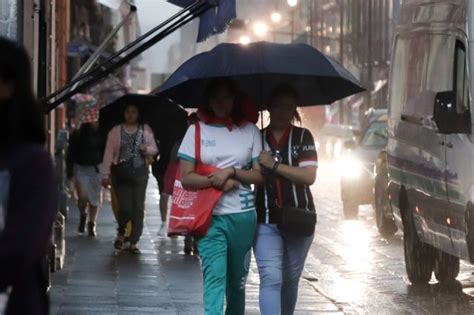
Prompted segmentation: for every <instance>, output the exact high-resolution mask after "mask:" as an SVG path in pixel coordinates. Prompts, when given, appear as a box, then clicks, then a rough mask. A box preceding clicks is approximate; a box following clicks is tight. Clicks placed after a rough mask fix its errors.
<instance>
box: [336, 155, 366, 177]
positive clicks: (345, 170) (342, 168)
mask: <svg viewBox="0 0 474 315" xmlns="http://www.w3.org/2000/svg"><path fill="white" fill-rule="evenodd" d="M338 168H339V173H340V174H341V177H344V178H359V177H360V175H361V173H362V163H361V162H360V161H359V160H358V159H356V158H355V157H353V156H344V157H342V158H341V159H340V160H339V162H338Z"/></svg>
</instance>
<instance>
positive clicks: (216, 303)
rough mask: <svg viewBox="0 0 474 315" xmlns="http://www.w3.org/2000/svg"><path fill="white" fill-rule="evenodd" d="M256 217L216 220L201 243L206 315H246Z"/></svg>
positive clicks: (233, 216)
mask: <svg viewBox="0 0 474 315" xmlns="http://www.w3.org/2000/svg"><path fill="white" fill-rule="evenodd" d="M256 222H257V218H256V213H255V211H249V212H244V213H238V214H229V215H220V216H213V218H212V225H211V227H210V228H209V231H208V233H207V235H206V236H204V237H202V238H200V239H199V240H198V242H197V246H198V250H199V255H200V256H201V264H202V273H203V278H204V314H205V315H222V314H224V297H226V302H227V308H226V312H225V314H226V315H244V313H245V283H246V280H247V275H248V272H249V267H250V257H251V248H252V244H253V241H254V236H255V230H256Z"/></svg>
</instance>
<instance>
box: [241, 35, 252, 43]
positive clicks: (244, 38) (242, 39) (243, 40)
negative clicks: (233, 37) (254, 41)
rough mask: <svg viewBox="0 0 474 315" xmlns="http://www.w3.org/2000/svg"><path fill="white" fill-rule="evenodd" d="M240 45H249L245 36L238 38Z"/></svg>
mask: <svg viewBox="0 0 474 315" xmlns="http://www.w3.org/2000/svg"><path fill="white" fill-rule="evenodd" d="M240 43H241V44H242V45H248V44H249V43H250V37H248V36H247V35H242V36H240Z"/></svg>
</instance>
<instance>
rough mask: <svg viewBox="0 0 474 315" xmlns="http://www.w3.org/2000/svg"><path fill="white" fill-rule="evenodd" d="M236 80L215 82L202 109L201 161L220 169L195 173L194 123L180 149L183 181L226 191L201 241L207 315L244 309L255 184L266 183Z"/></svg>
mask: <svg viewBox="0 0 474 315" xmlns="http://www.w3.org/2000/svg"><path fill="white" fill-rule="evenodd" d="M238 94H239V93H238V91H237V89H236V87H235V84H234V82H233V81H231V80H228V79H221V80H216V81H213V82H212V83H211V84H210V85H209V87H208V91H207V93H206V100H207V104H205V106H204V107H203V108H201V109H200V111H199V114H198V115H199V118H200V120H201V122H198V123H199V124H200V125H201V143H202V145H201V161H202V163H204V164H206V165H212V166H215V167H217V168H219V169H220V171H218V172H216V173H214V174H212V175H211V176H209V177H208V176H201V175H198V174H197V173H195V163H196V152H195V130H196V128H195V125H192V126H190V127H189V129H188V131H187V132H186V135H185V137H184V139H183V142H182V144H181V147H180V149H179V152H178V157H179V159H180V160H181V162H180V167H181V182H182V184H183V186H184V187H185V188H186V189H203V188H207V187H215V188H217V189H222V190H223V191H224V194H223V196H222V197H221V199H220V200H219V202H218V203H217V205H216V207H215V208H214V209H213V218H212V224H211V226H210V228H209V231H208V233H207V235H206V236H204V237H199V238H198V240H197V246H198V249H199V255H200V257H201V264H202V271H203V276H204V313H205V314H206V315H221V314H224V297H226V302H227V303H226V304H227V310H226V314H236V315H243V314H244V313H245V282H246V278H247V274H248V271H249V265H250V257H251V252H250V250H251V247H252V244H253V240H254V235H255V227H256V213H255V203H254V193H253V191H252V189H251V187H250V185H251V184H262V183H263V177H262V175H261V174H260V171H259V168H260V166H259V164H258V161H257V158H258V154H259V152H260V150H261V148H262V143H261V138H260V133H259V130H258V129H257V127H256V126H255V124H253V123H249V122H247V120H246V119H245V117H244V115H243V114H242V110H241V108H240V106H239V103H238V102H237V97H238Z"/></svg>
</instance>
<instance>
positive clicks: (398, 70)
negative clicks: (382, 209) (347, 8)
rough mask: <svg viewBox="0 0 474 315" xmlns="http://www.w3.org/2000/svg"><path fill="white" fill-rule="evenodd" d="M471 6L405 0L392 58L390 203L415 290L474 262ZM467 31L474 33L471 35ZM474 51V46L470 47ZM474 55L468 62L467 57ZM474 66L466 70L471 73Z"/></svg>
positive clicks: (462, 0)
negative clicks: (462, 265)
mask: <svg viewBox="0 0 474 315" xmlns="http://www.w3.org/2000/svg"><path fill="white" fill-rule="evenodd" d="M473 17H474V1H467V0H449V1H448V0H445V1H440V0H431V1H429V2H428V1H421V0H407V1H404V2H403V4H402V6H401V8H400V15H399V19H398V28H397V32H396V39H395V40H396V41H395V44H394V50H393V54H392V71H391V78H390V92H389V94H390V97H389V120H388V137H389V139H388V145H387V157H388V159H387V161H388V163H387V165H388V198H389V200H390V202H389V206H390V208H391V211H392V216H393V219H394V220H395V223H396V225H397V226H398V227H399V228H400V229H401V230H402V231H403V236H404V237H403V240H404V249H405V265H406V271H407V274H408V278H409V279H410V281H411V282H412V283H414V284H424V283H427V282H428V281H429V280H430V279H431V276H432V272H434V274H435V276H436V278H437V279H438V281H440V282H447V281H453V280H454V279H455V278H456V277H457V275H458V273H459V259H463V260H467V261H470V262H471V263H474V207H473V202H474V176H473V175H474V174H473V164H474V162H473V161H474V142H473V141H474V135H473V132H472V130H473V128H472V127H473V125H472V124H473V121H474V117H473V111H472V110H470V106H472V105H471V104H470V103H469V96H470V94H469V90H471V91H472V90H473V89H472V87H473V83H474V82H473V81H472V80H469V77H468V74H469V73H471V74H472V73H474V72H473V70H474V67H473V66H474V65H473V62H474V60H473V59H472V57H474V50H472V49H471V51H470V50H469V47H470V44H471V41H472V40H473V38H468V36H467V35H466V34H467V33H469V34H472V32H473V31H474V21H473ZM466 25H469V29H470V31H469V32H468V31H467V29H466ZM471 48H472V47H471ZM468 53H470V54H471V55H470V57H471V58H469V57H468ZM468 67H469V71H468Z"/></svg>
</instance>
